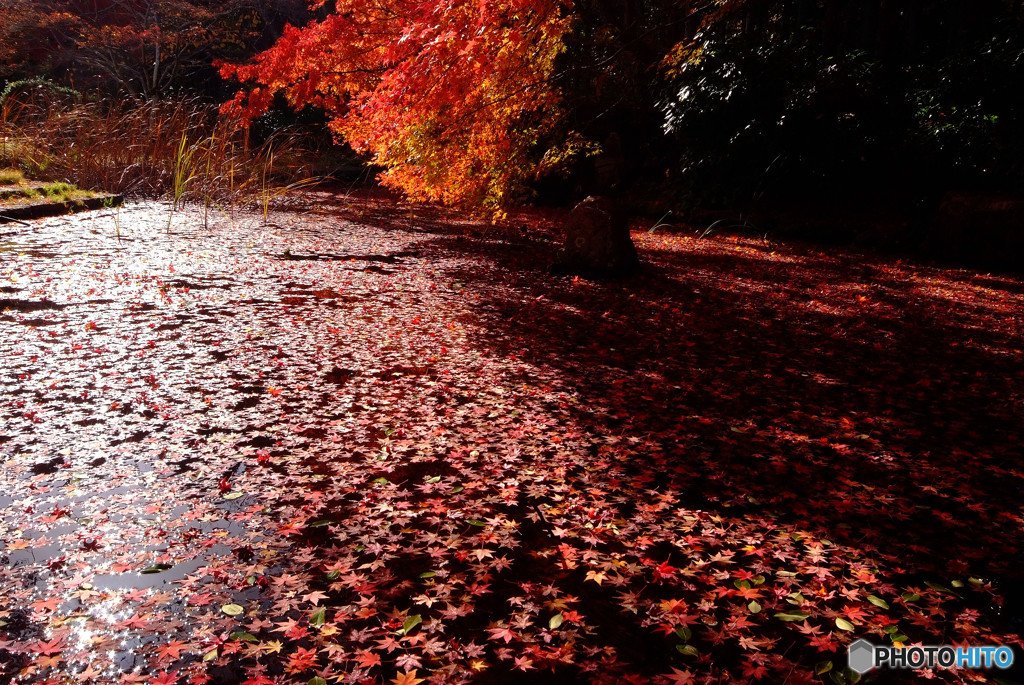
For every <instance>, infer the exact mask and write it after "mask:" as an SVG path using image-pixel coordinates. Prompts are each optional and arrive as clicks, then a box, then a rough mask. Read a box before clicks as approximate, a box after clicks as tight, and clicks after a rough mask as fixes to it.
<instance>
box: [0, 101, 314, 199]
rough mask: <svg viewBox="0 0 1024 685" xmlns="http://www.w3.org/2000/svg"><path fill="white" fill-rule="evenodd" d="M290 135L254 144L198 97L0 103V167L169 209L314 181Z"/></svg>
mask: <svg viewBox="0 0 1024 685" xmlns="http://www.w3.org/2000/svg"><path fill="white" fill-rule="evenodd" d="M303 153H304V151H303V149H302V146H301V145H300V144H299V141H298V139H297V138H296V137H290V136H287V135H278V136H275V137H273V138H271V139H270V140H267V141H265V142H263V143H261V144H259V145H256V144H253V142H252V141H251V140H250V138H249V134H248V131H247V129H245V128H240V127H238V126H236V125H235V122H234V121H232V120H230V119H227V118H225V117H222V116H220V115H219V114H218V112H217V108H216V107H215V106H212V105H208V104H204V103H200V102H199V101H198V100H188V99H185V100H177V101H124V102H120V103H117V104H110V103H101V102H84V103H68V102H66V101H64V102H59V101H54V102H40V101H39V100H38V99H37V98H36V99H26V100H21V101H19V100H18V99H17V98H8V99H6V100H4V101H3V102H2V103H0V167H3V166H8V167H15V168H20V169H22V170H23V171H24V172H25V173H26V174H27V175H28V176H30V177H35V178H47V179H56V180H63V181H67V182H70V183H74V184H75V185H77V186H78V187H80V188H88V189H91V190H102V191H107V192H114V193H122V194H124V195H127V196H129V197H145V198H157V197H162V198H168V199H169V200H170V201H171V202H172V203H173V205H174V207H175V208H177V207H179V206H180V205H181V204H182V203H199V204H201V205H203V206H204V207H205V208H207V209H209V208H211V207H218V208H220V209H226V208H234V207H237V206H246V207H256V208H259V209H261V210H262V211H263V213H264V215H266V212H267V211H268V210H269V206H270V204H271V203H272V202H273V200H274V199H276V198H278V197H280V196H281V195H282V194H284V193H285V192H286V191H287V190H289V189H293V188H295V187H297V186H301V185H306V184H309V183H311V182H312V179H310V178H309V177H308V174H306V173H305V169H304V164H303V160H304V154H303Z"/></svg>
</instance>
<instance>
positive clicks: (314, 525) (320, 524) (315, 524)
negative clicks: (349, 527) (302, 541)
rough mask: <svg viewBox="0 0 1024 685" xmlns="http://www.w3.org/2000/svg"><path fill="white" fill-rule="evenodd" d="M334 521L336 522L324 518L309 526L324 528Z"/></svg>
mask: <svg viewBox="0 0 1024 685" xmlns="http://www.w3.org/2000/svg"><path fill="white" fill-rule="evenodd" d="M332 523H334V521H328V520H327V519H324V520H323V521H317V522H316V523H311V524H309V527H310V528H323V527H324V526H329V525H331V524H332Z"/></svg>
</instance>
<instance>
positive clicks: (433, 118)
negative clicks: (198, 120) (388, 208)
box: [221, 0, 570, 208]
mask: <svg viewBox="0 0 1024 685" xmlns="http://www.w3.org/2000/svg"><path fill="white" fill-rule="evenodd" d="M334 4H335V9H334V11H332V12H331V13H330V14H328V15H327V16H326V18H324V19H323V20H321V21H316V22H312V23H310V24H309V25H308V26H306V27H304V28H295V27H291V26H290V27H288V28H287V29H286V31H285V33H284V35H283V36H282V37H281V38H280V39H279V40H278V41H277V43H276V44H275V45H274V46H273V47H271V48H270V49H269V50H267V51H265V52H263V53H262V54H260V55H258V56H257V57H256V58H255V59H254V60H253V61H252V62H251V63H249V64H244V65H222V66H221V74H222V76H224V77H225V78H231V77H234V78H237V79H238V80H239V81H241V82H242V83H243V84H244V85H245V87H246V89H245V90H242V91H240V92H239V93H238V94H237V95H236V97H235V98H234V100H232V101H231V102H229V103H227V104H226V105H225V106H224V109H225V111H226V112H228V113H231V114H236V115H241V116H242V117H243V119H246V120H251V119H252V118H253V117H255V116H257V115H259V114H261V113H262V112H264V111H266V110H267V109H268V107H269V106H270V105H271V102H272V100H273V98H274V95H275V94H277V93H282V94H283V95H284V96H285V98H286V99H287V101H288V103H289V105H291V106H292V107H294V108H296V109H299V108H302V107H304V106H307V105H314V106H318V107H322V108H324V109H325V110H326V111H327V112H328V113H329V116H330V126H331V129H332V131H333V132H334V133H335V134H336V135H337V136H338V137H339V138H340V139H343V140H345V141H347V142H348V143H349V144H350V145H351V146H352V147H353V148H354V149H355V150H356V151H358V152H361V153H366V154H368V155H369V156H370V158H371V161H372V163H374V164H377V165H380V166H381V167H383V168H384V172H383V174H382V180H383V182H384V183H386V184H387V185H389V186H392V187H394V188H397V189H400V190H402V191H403V192H405V193H406V194H407V195H408V196H410V198H412V199H416V200H430V201H439V202H443V203H445V204H457V205H468V206H477V207H490V208H497V207H500V206H502V205H503V204H506V203H507V202H509V201H510V200H511V199H514V197H515V196H516V194H517V192H519V191H520V190H521V188H522V186H523V182H524V181H525V180H527V179H528V178H529V176H530V175H531V174H532V173H533V171H534V170H535V168H536V156H537V155H535V154H533V153H534V152H535V151H534V150H533V149H532V148H533V147H534V145H535V141H536V140H537V138H538V136H539V135H542V134H543V133H544V132H545V131H546V130H549V127H550V126H552V125H553V123H554V121H556V120H557V118H558V113H559V93H558V90H557V88H556V87H555V86H554V84H553V78H552V77H553V74H554V69H555V59H556V57H557V55H558V54H559V52H560V51H561V50H562V49H563V43H562V38H563V36H564V35H565V33H566V32H567V31H568V30H569V26H570V16H569V12H568V9H569V8H568V5H567V3H566V2H563V1H560V0H508V1H504V2H494V1H492V0H443V1H442V2H435V1H434V0H431V1H429V2H409V1H408V0H378V1H377V2H372V3H366V2H363V1H362V0H338V1H337V2H336V3H334ZM322 5H323V3H322V2H320V3H314V4H313V9H314V10H317V9H322Z"/></svg>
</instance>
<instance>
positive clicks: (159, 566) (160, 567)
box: [139, 564, 172, 573]
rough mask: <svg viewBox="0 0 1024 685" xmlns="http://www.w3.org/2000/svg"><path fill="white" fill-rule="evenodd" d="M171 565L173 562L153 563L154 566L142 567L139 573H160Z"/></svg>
mask: <svg viewBox="0 0 1024 685" xmlns="http://www.w3.org/2000/svg"><path fill="white" fill-rule="evenodd" d="M171 566H172V564H153V565H152V566H147V567H146V568H144V569H142V570H141V571H139V573H160V572H161V571H166V570H167V569H169V568H171Z"/></svg>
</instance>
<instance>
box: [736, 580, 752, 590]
mask: <svg viewBox="0 0 1024 685" xmlns="http://www.w3.org/2000/svg"><path fill="white" fill-rule="evenodd" d="M732 584H733V585H735V586H736V589H737V590H749V589H750V583H748V582H747V581H745V580H734V581H732Z"/></svg>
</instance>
